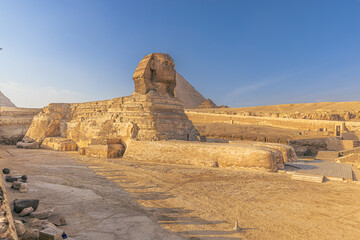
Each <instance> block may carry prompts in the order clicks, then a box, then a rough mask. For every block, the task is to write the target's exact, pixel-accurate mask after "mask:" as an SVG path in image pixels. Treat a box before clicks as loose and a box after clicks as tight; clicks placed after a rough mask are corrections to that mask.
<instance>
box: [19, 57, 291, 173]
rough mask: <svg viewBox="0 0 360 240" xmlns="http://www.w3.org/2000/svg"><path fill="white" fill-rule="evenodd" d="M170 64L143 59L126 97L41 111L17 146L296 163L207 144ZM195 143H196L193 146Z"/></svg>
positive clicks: (174, 159) (218, 162) (211, 162)
mask: <svg viewBox="0 0 360 240" xmlns="http://www.w3.org/2000/svg"><path fill="white" fill-rule="evenodd" d="M177 75H178V74H176V71H175V64H174V61H173V59H172V58H171V57H170V56H169V55H168V54H163V53H152V54H149V55H147V56H145V57H144V58H143V59H142V60H141V62H140V63H139V65H138V67H137V68H136V70H135V73H134V75H133V80H134V82H135V91H134V93H133V94H132V95H131V96H128V97H120V98H115V99H111V100H105V101H95V102H87V103H75V104H63V103H54V104H50V105H49V106H47V107H44V108H43V109H42V111H41V112H40V113H39V114H38V115H36V116H35V117H34V119H33V121H32V124H31V126H30V128H29V129H28V131H27V133H26V135H25V137H24V138H23V141H22V142H19V143H17V147H22V148H39V147H40V148H45V149H53V150H58V151H75V150H77V151H78V153H79V154H80V155H86V156H89V157H105V158H118V157H123V158H125V159H130V160H131V159H133V160H136V161H148V162H162V163H180V164H190V165H197V166H208V167H231V168H239V167H240V168H242V167H245V168H256V169H260V170H265V171H276V170H277V169H279V168H280V169H281V168H284V164H285V162H290V161H296V160H297V158H296V154H295V152H294V149H293V148H292V147H289V146H286V145H281V144H280V145H274V144H273V145H271V144H266V143H264V144H262V145H259V144H246V143H232V144H229V143H222V144H220V143H208V142H204V140H205V139H204V138H203V137H202V136H200V135H199V133H198V131H197V130H196V129H195V127H194V125H193V124H192V122H191V121H190V120H189V119H188V117H187V115H186V114H185V112H184V107H183V104H182V102H181V101H180V100H178V99H177V98H176V97H174V96H175V92H174V89H175V87H176V76H177ZM199 141H200V142H199Z"/></svg>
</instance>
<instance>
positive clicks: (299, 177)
mask: <svg viewBox="0 0 360 240" xmlns="http://www.w3.org/2000/svg"><path fill="white" fill-rule="evenodd" d="M291 179H294V180H300V181H307V182H316V183H322V182H324V176H320V175H308V174H293V175H292V177H291Z"/></svg>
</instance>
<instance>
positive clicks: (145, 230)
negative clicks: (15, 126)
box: [0, 145, 183, 240]
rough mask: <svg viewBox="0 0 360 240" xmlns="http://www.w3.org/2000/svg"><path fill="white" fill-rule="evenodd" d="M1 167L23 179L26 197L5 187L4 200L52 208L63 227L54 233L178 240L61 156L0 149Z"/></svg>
mask: <svg viewBox="0 0 360 240" xmlns="http://www.w3.org/2000/svg"><path fill="white" fill-rule="evenodd" d="M4 167H8V168H10V169H11V175H17V174H19V175H23V174H26V175H27V176H28V178H29V184H28V185H29V192H28V193H19V192H18V191H14V190H13V189H11V188H10V186H11V183H5V185H6V186H7V192H8V195H9V200H10V201H11V202H12V200H14V199H16V198H18V199H25V198H37V199H40V205H39V208H38V211H42V210H48V209H54V208H55V212H59V213H61V214H62V215H64V216H65V218H66V220H67V223H68V225H66V226H62V227H59V228H60V229H62V230H64V231H65V232H66V233H67V235H68V236H70V237H73V238H75V239H76V240H117V239H161V240H168V239H171V240H172V239H174V240H180V239H183V238H182V237H180V236H179V235H176V234H174V233H170V232H169V231H166V230H164V229H163V228H161V227H160V226H159V224H158V223H157V222H156V221H155V220H154V218H153V217H152V214H151V213H149V211H148V210H146V209H145V208H144V207H142V206H140V205H139V204H137V203H136V198H135V197H134V196H132V195H131V194H129V193H127V192H125V191H124V190H123V189H122V188H120V187H119V186H118V185H117V184H115V183H113V182H111V181H109V180H106V179H105V178H104V177H101V176H99V175H96V174H95V173H94V172H93V171H92V170H91V169H89V168H88V167H87V166H85V165H83V164H81V163H79V162H77V161H76V160H75V159H74V158H72V157H70V156H69V155H67V154H65V153H63V152H55V151H50V150H30V149H29V150H26V149H17V148H15V147H14V146H3V145H0V168H1V169H2V168H4ZM0 176H1V175H0ZM13 214H14V213H13ZM14 218H15V219H21V218H19V217H18V215H17V214H14Z"/></svg>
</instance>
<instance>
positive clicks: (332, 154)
mask: <svg viewBox="0 0 360 240" xmlns="http://www.w3.org/2000/svg"><path fill="white" fill-rule="evenodd" d="M338 157H339V152H337V151H319V152H318V153H317V155H316V157H315V160H335V159H336V158H338Z"/></svg>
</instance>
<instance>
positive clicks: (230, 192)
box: [0, 147, 360, 240]
mask: <svg viewBox="0 0 360 240" xmlns="http://www.w3.org/2000/svg"><path fill="white" fill-rule="evenodd" d="M0 149H2V150H6V151H8V153H6V154H5V155H6V156H5V157H6V159H8V160H5V159H1V165H2V166H1V167H3V166H4V164H5V165H7V166H10V167H11V168H14V169H17V170H18V171H19V170H20V169H21V170H22V171H23V172H26V173H27V174H28V175H29V177H30V186H32V187H31V188H32V191H31V193H28V194H29V195H30V196H38V197H39V198H40V199H41V206H42V207H50V206H54V205H55V206H57V209H59V210H60V211H62V212H64V215H66V216H67V219H68V222H69V225H68V226H67V227H66V228H65V230H66V231H68V232H69V233H72V234H73V235H77V238H76V239H96V238H94V237H93V236H92V234H100V233H101V234H105V233H106V234H108V235H106V236H107V237H110V236H111V234H114V233H115V234H118V235H112V236H114V237H115V238H113V239H161V238H160V237H162V239H172V238H173V239H176V238H177V236H183V237H186V238H188V239H211V240H215V239H225V240H226V239H359V236H360V185H358V184H354V183H340V182H326V183H323V184H319V183H311V182H301V181H295V180H291V179H290V176H289V175H288V174H285V173H262V172H255V171H244V170H232V169H216V168H197V167H191V166H183V165H165V164H153V163H143V162H130V161H124V160H121V159H94V158H84V157H81V158H79V157H77V155H75V154H65V153H61V152H51V151H45V150H22V149H15V148H13V147H1V148H0ZM0 155H1V154H0ZM71 157H72V158H71ZM3 158H4V156H3ZM89 168H90V169H92V170H93V171H94V172H95V173H96V174H97V175H96V174H94V173H93V172H91V171H90V170H89ZM104 177H105V178H106V179H108V180H106V179H104ZM64 186H66V187H65V188H66V189H67V190H66V191H65V190H63V188H64ZM72 191H74V193H73V192H72ZM52 192H53V194H49V193H52ZM18 194H19V193H18ZM27 197H28V196H27ZM135 200H136V201H137V203H136V202H135ZM123 214H125V216H126V217H123V218H121V217H119V218H115V219H114V218H112V216H117V215H121V216H123ZM133 215H135V216H137V218H143V220H144V221H145V222H146V223H147V225H146V226H144V225H143V223H142V222H141V221H140V220H139V221H133V222H132V221H130V220H127V221H126V220H124V219H128V218H130V219H131V217H130V216H133ZM145 219H146V220H145ZM236 219H237V220H238V221H239V226H240V228H241V231H240V232H236V231H233V227H234V222H235V220H236ZM129 221H130V223H129ZM154 221H157V222H158V223H159V224H160V225H161V226H162V227H163V228H164V229H168V230H170V231H171V232H173V234H170V233H169V232H168V231H166V230H161V229H159V228H158V225H157V224H156V222H154ZM119 229H120V230H119ZM147 229H155V230H151V231H150V230H149V231H147V232H148V233H149V232H151V233H157V234H158V235H157V236H155V235H146V230H147ZM136 230H138V231H137V232H141V233H142V234H144V235H142V236H140V235H139V236H140V237H138V238H131V237H133V235H131V233H133V232H134V231H135V232H136ZM123 232H126V233H127V234H128V235H127V236H130V237H122V238H119V236H120V235H119V234H120V233H123ZM86 234H87V235H86ZM84 236H85V238H84ZM86 236H87V237H88V238H86ZM104 236H105V235H104ZM122 236H125V235H122ZM145 236H146V237H145ZM159 236H160V237H159ZM116 237H118V238H116ZM97 239H106V238H103V237H100V238H97ZM109 239H110V238H109Z"/></svg>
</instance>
